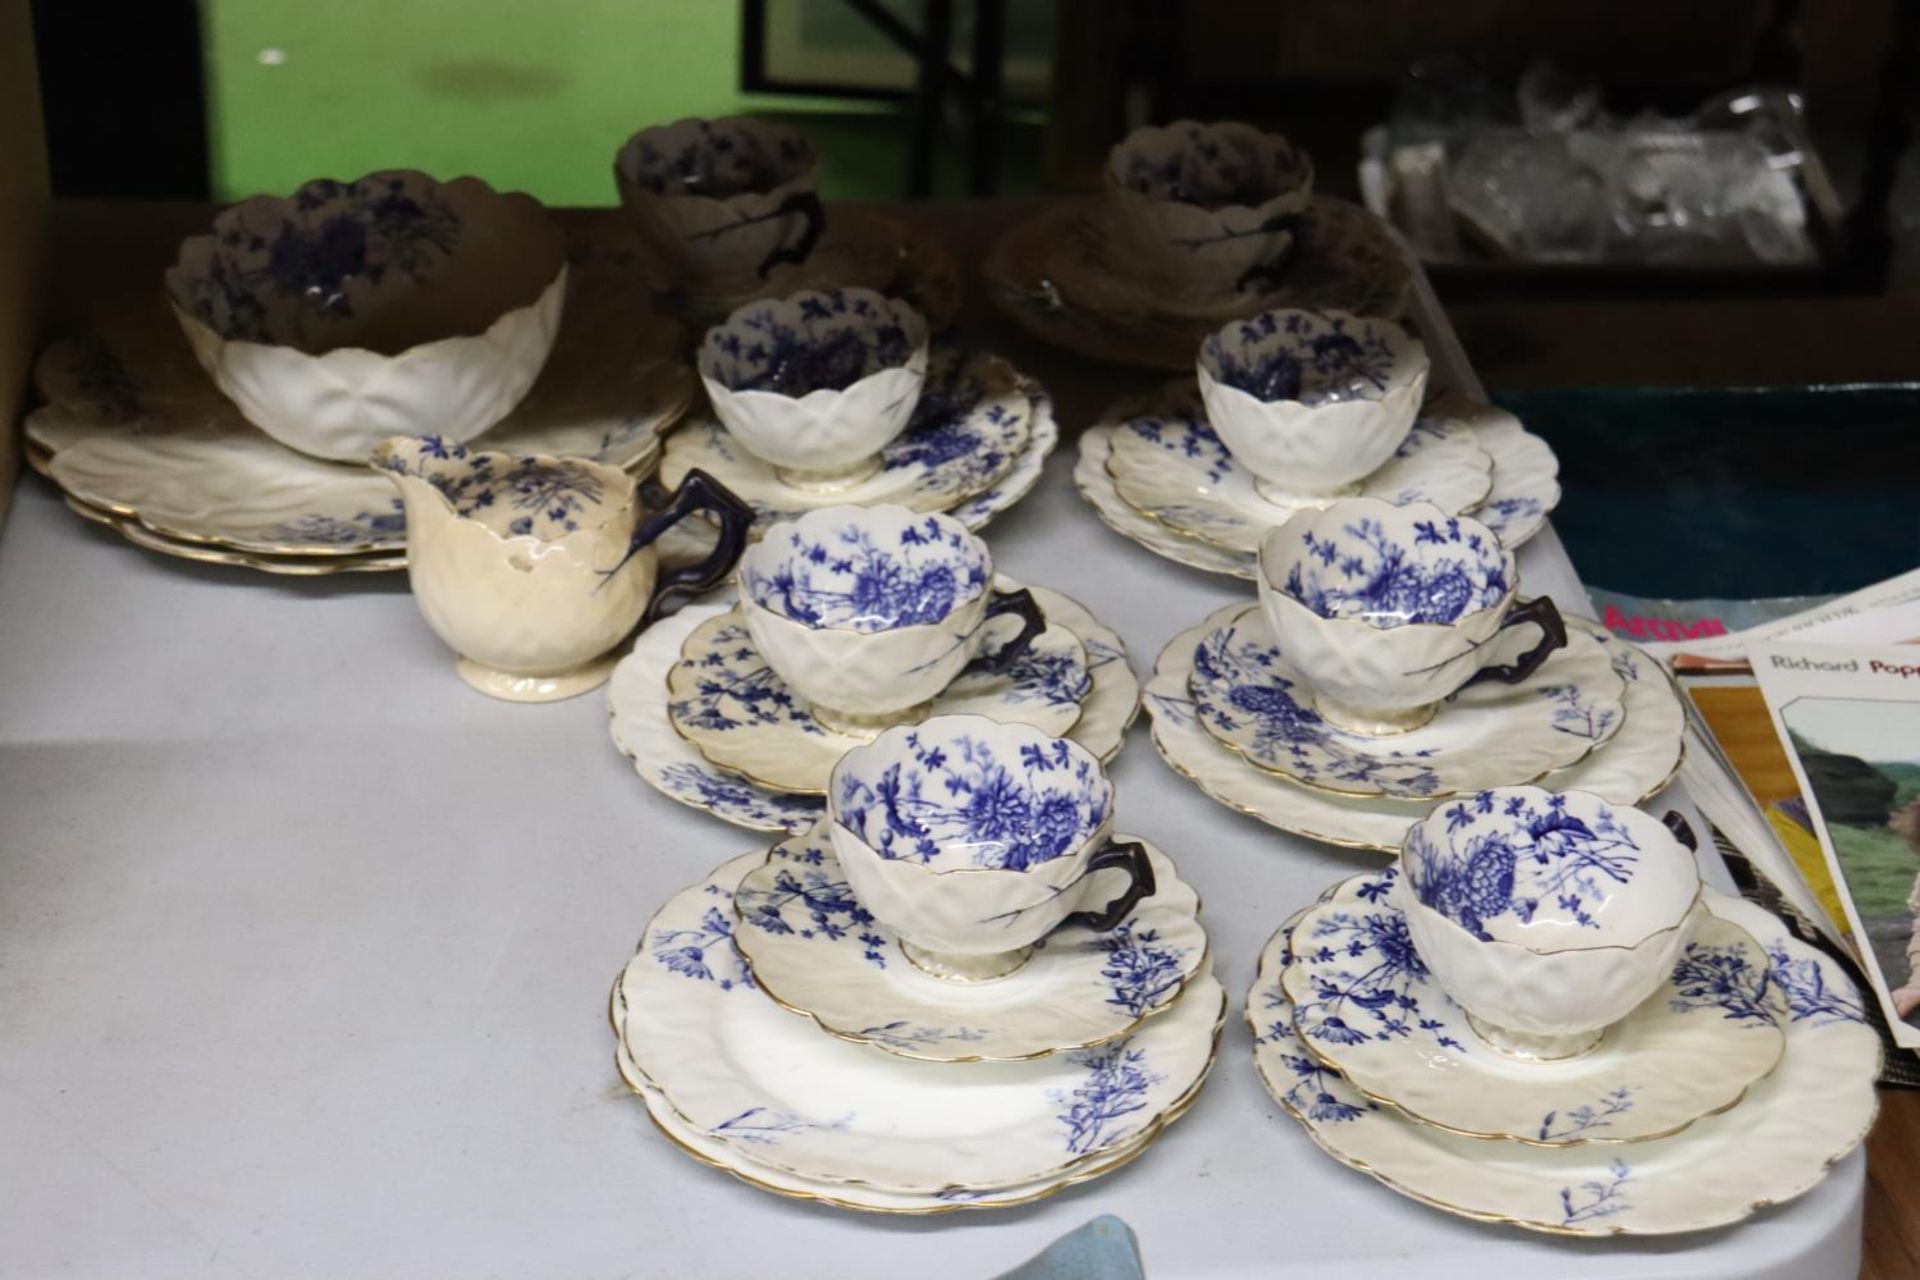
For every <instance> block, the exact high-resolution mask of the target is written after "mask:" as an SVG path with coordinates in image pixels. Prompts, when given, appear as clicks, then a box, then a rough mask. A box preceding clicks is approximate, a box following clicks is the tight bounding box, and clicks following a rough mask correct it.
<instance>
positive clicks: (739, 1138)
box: [707, 1107, 855, 1147]
mask: <svg viewBox="0 0 1920 1280" xmlns="http://www.w3.org/2000/svg"><path fill="white" fill-rule="evenodd" d="M854 1116H855V1113H854V1112H851V1111H849V1112H848V1113H847V1114H846V1115H844V1116H840V1117H838V1118H837V1119H834V1120H831V1121H827V1122H824V1123H822V1122H821V1121H817V1120H809V1119H807V1118H806V1117H805V1116H799V1115H795V1114H794V1113H793V1112H791V1111H781V1110H778V1109H777V1108H774V1107H748V1108H747V1109H746V1110H745V1111H742V1112H741V1113H740V1114H739V1115H736V1116H729V1117H728V1118H727V1119H725V1120H722V1121H721V1122H720V1123H719V1124H717V1125H715V1126H713V1128H711V1129H709V1130H707V1132H708V1133H710V1134H712V1135H713V1136H714V1137H716V1138H725V1139H728V1140H729V1141H732V1142H745V1143H750V1144H751V1145H753V1146H756V1147H777V1146H779V1145H780V1139H781V1138H783V1137H785V1136H786V1135H787V1134H790V1133H807V1132H812V1133H838V1132H841V1131H843V1130H845V1129H846V1128H848V1127H849V1126H850V1125H852V1124H853V1121H854Z"/></svg>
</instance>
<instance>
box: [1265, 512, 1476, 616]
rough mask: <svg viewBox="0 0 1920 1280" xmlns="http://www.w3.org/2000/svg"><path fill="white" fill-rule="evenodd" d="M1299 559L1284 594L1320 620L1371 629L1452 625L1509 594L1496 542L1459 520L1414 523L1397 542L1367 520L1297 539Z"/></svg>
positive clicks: (1309, 532)
mask: <svg viewBox="0 0 1920 1280" xmlns="http://www.w3.org/2000/svg"><path fill="white" fill-rule="evenodd" d="M1300 542H1301V546H1302V547H1304V548H1305V554H1304V555H1302V556H1299V557H1298V558H1296V559H1295V560H1294V561H1293V563H1292V564H1291V566H1290V567H1289V568H1288V570H1287V576H1286V581H1285V587H1286V591H1287V594H1288V595H1291V596H1292V597H1293V598H1294V599H1296V600H1298V601H1299V602H1300V603H1301V604H1303V605H1305V606H1306V607H1307V608H1309V609H1311V610H1313V611H1314V612H1315V613H1317V614H1319V615H1320V616H1321V617H1323V618H1365V619H1366V620H1367V621H1368V622H1369V623H1371V624H1372V625H1374V626H1377V627H1400V626H1406V625H1407V624H1409V623H1451V622H1456V621H1458V620H1459V619H1460V618H1462V617H1464V616H1466V615H1467V614H1469V613H1475V612H1477V611H1479V610H1481V609H1487V608H1491V607H1493V606H1494V605H1496V604H1498V603H1500V601H1501V600H1502V599H1503V598H1505V596H1506V595H1507V593H1508V592H1509V591H1511V590H1512V589H1513V585H1514V584H1513V582H1512V580H1511V578H1510V577H1509V565H1508V557H1507V556H1506V554H1505V553H1504V552H1503V551H1502V549H1501V547H1500V544H1499V542H1498V541H1495V540H1489V539H1488V538H1485V537H1483V536H1481V534H1480V533H1479V532H1477V531H1476V530H1474V529H1470V528H1465V527H1463V526H1462V524H1461V521H1460V520H1459V519H1458V518H1457V517H1450V518H1447V519H1441V520H1420V521H1415V522H1414V525H1413V539H1412V542H1411V543H1410V544H1409V543H1403V542H1401V541H1399V540H1398V539H1397V538H1396V537H1395V536H1394V535H1393V534H1392V533H1390V532H1389V531H1388V530H1387V527H1386V525H1385V524H1384V523H1383V522H1382V521H1380V520H1378V519H1375V518H1372V517H1362V518H1360V519H1358V520H1356V521H1354V522H1353V523H1352V524H1349V525H1345V526H1343V527H1342V529H1341V530H1340V532H1338V533H1335V534H1329V535H1325V536H1322V535H1319V534H1316V533H1315V532H1314V531H1313V530H1312V529H1307V530H1305V531H1303V532H1302V533H1301V535H1300Z"/></svg>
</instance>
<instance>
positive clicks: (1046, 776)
mask: <svg viewBox="0 0 1920 1280" xmlns="http://www.w3.org/2000/svg"><path fill="white" fill-rule="evenodd" d="M827 815H828V818H829V820H830V823H831V836H832V840H833V848H834V852H835V853H837V854H838V855H839V857H840V864H841V866H842V867H844V868H845V869H846V874H847V884H848V886H849V887H851V888H852V890H853V892H854V896H855V897H857V898H859V899H860V903H861V905H862V906H864V907H865V908H866V909H867V910H868V911H870V912H872V913H873V917H874V919H875V920H878V921H879V922H880V923H881V924H883V925H885V926H886V927H887V928H888V929H891V930H892V931H893V932H894V934H895V935H896V936H897V937H898V938H899V939H900V943H901V947H902V949H903V950H905V952H906V954H907V958H908V959H909V960H911V961H913V963H914V964H916V965H918V966H919V967H920V968H922V969H924V970H926V971H927V972H928V973H931V974H934V975H935V976H937V977H944V978H953V979H956V980H960V981H981V980H984V979H988V978H997V977H1002V976H1004V975H1006V974H1008V973H1011V972H1013V971H1014V970H1015V969H1018V968H1019V967H1020V966H1021V965H1022V964H1024V963H1025V962H1026V959H1027V957H1028V955H1030V954H1031V952H1032V950H1033V946H1034V944H1035V943H1037V942H1039V941H1040V939H1042V938H1044V937H1045V936H1046V935H1047V934H1049V933H1052V932H1053V931H1054V930H1055V929H1058V928H1059V927H1060V926H1061V925H1063V924H1067V923H1078V924H1084V925H1086V926H1088V927H1089V928H1092V929H1095V930H1100V931H1104V930H1107V929H1111V928H1113V927H1114V926H1115V925H1118V924H1119V923H1120V922H1121V921H1122V920H1124V919H1126V918H1127V916H1128V915H1130V914H1131V913H1132V911H1133V908H1134V906H1135V904H1137V903H1138V902H1139V901H1140V899H1142V898H1144V897H1147V896H1149V895H1151V894H1152V893H1153V891H1154V881H1153V867H1152V865H1151V863H1150V862H1149V861H1148V859H1147V852H1146V849H1145V847H1144V846H1142V845H1140V844H1138V843H1134V842H1116V841H1114V840H1112V839H1111V837H1110V835H1109V833H1110V831H1111V830H1112V827H1113V784H1112V783H1111V782H1109V781H1108V780H1107V775H1106V771H1105V770H1104V769H1103V768H1102V767H1101V765H1100V760H1099V758H1098V757H1097V756H1095V755H1094V754H1093V753H1092V752H1090V751H1088V750H1087V749H1086V748H1085V747H1083V746H1081V745H1080V744H1079V743H1077V742H1074V741H1072V740H1071V739H1068V738H1055V737H1051V736H1049V735H1048V734H1045V733H1042V732H1041V731H1040V730H1038V729H1034V728H1031V727H1029V726H1026V725H1013V724H1002V723H1001V722H999V721H997V720H989V719H988V718H986V717H985V716H936V717H934V718H933V719H931V720H928V721H926V722H925V723H923V724H920V725H916V726H912V727H901V728H895V729H889V730H888V731H887V732H885V733H883V734H881V735H880V736H879V737H878V738H876V739H874V741H873V742H872V743H870V744H868V745H866V746H862V747H856V748H854V749H853V750H851V751H849V752H847V754H846V755H844V756H842V757H841V758H840V763H839V764H837V765H836V766H834V770H833V775H832V777H831V778H830V779H829V781H828V784H827ZM1109 869H1112V870H1117V871H1119V872H1120V873H1121V874H1122V875H1123V876H1124V877H1125V879H1126V885H1125V888H1124V889H1121V890H1120V892H1118V893H1117V894H1114V895H1113V896H1111V897H1109V898H1107V899H1106V900H1105V903H1104V905H1103V906H1101V907H1099V908H1097V909H1095V910H1084V909H1083V908H1084V906H1085V904H1086V902H1087V900H1088V898H1089V896H1090V895H1094V891H1095V887H1096V881H1098V882H1099V883H1100V884H1102V885H1106V886H1109V887H1111V886H1113V885H1114V884H1115V883H1116V882H1115V881H1114V880H1112V879H1110V878H1108V877H1102V876H1098V875H1097V874H1096V873H1098V872H1101V871H1105V870H1109ZM1095 896H1096V900H1097V895H1095Z"/></svg>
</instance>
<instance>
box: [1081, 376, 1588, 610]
mask: <svg viewBox="0 0 1920 1280" xmlns="http://www.w3.org/2000/svg"><path fill="white" fill-rule="evenodd" d="M1130 403H1132V402H1130V401H1122V402H1120V404H1118V405H1115V406H1113V407H1111V408H1109V409H1108V410H1107V411H1106V412H1105V413H1103V414H1102V415H1101V418H1100V421H1099V422H1098V423H1097V424H1095V425H1094V426H1091V427H1089V428H1087V429H1086V430H1085V431H1083V432H1081V434H1080V453H1079V458H1078V460H1077V461H1076V462H1075V464H1074V468H1073V483H1074V486H1075V487H1076V488H1078V489H1079V490H1080V496H1081V497H1083V498H1085V499H1086V500H1087V502H1088V503H1090V504H1091V505H1092V506H1093V509H1094V510H1095V511H1096V512H1098V513H1099V516H1100V519H1101V520H1102V521H1103V522H1104V523H1105V524H1106V525H1107V526H1108V527H1109V528H1111V529H1113V530H1114V532H1116V533H1118V534H1120V535H1121V536H1122V537H1124V538H1128V539H1130V540H1131V541H1134V542H1137V543H1139V544H1140V545H1141V546H1143V547H1145V548H1146V549H1147V550H1149V551H1152V552H1154V553H1156V554H1158V555H1162V556H1165V557H1166V558H1167V559H1169V560H1172V561H1175V562H1177V563H1179V564H1184V565H1188V566H1190V567H1192V568H1195V569H1203V570H1205V571H1206V572H1208V573H1224V574H1231V575H1232V576H1233V577H1236V578H1246V579H1248V580H1252V579H1253V578H1254V577H1255V576H1256V574H1257V569H1256V566H1255V554H1254V552H1253V551H1241V550H1232V549H1229V548H1227V547H1223V546H1216V545H1213V544H1212V543H1210V542H1207V541H1203V540H1202V539H1201V538H1199V537H1195V536H1191V535H1189V534H1188V533H1186V532H1184V531H1181V530H1176V529H1174V528H1171V527H1169V526H1168V525H1166V524H1164V523H1162V522H1160V521H1159V520H1156V519H1154V518H1153V517H1151V516H1149V515H1147V514H1145V513H1144V512H1142V511H1140V510H1138V509H1137V508H1135V507H1134V506H1133V505H1132V504H1131V503H1129V502H1128V501H1127V500H1126V499H1125V498H1124V497H1122V496H1121V494H1120V490H1119V488H1118V486H1117V484H1116V483H1115V479H1114V475H1113V473H1112V471H1110V470H1109V467H1110V466H1112V464H1113V455H1114V452H1115V435H1116V434H1117V432H1118V431H1119V429H1120V427H1121V426H1122V425H1123V424H1125V423H1126V422H1127V420H1128V417H1129V415H1130V412H1131V410H1130V408H1129V405H1130ZM1434 408H1435V410H1436V411H1438V412H1441V413H1444V414H1445V416H1446V418H1447V420H1448V422H1450V423H1452V424H1455V425H1461V426H1466V427H1469V428H1471V429H1472V431H1473V434H1474V436H1475V438H1476V440H1477V441H1478V443H1479V447H1480V448H1481V449H1482V450H1483V451H1484V452H1485V453H1486V454H1487V455H1488V457H1490V458H1492V460H1493V472H1492V479H1493V487H1492V488H1491V489H1490V490H1489V491H1488V493H1487V496H1486V498H1485V500H1484V501H1482V502H1481V503H1480V505H1479V506H1478V507H1476V508H1474V509H1473V510H1472V511H1471V512H1470V513H1469V514H1471V515H1472V516H1473V518H1474V519H1475V520H1478V521H1480V523H1482V524H1484V525H1486V526H1487V527H1488V528H1490V529H1492V530H1493V531H1494V533H1496V534H1497V535H1499V538H1500V540H1501V542H1502V543H1503V544H1505V545H1506V546H1508V547H1510V548H1511V547H1518V546H1519V545H1520V544H1521V543H1523V542H1525V541H1526V540H1527V539H1529V538H1531V537H1533V535H1534V534H1536V533H1538V532H1540V530H1541V529H1542V528H1544V527H1545V525H1546V522H1547V515H1548V514H1549V513H1550V512H1551V511H1552V510H1553V508H1554V506H1555V505H1556V504H1557V503H1558V502H1559V501H1560V482H1559V461H1558V460H1557V459H1556V458H1555V457H1554V454H1553V450H1552V449H1550V448H1548V447H1547V444H1546V442H1545V441H1544V440H1542V439H1540V438H1539V437H1538V436H1535V435H1531V434H1529V433H1528V432H1527V431H1526V430H1525V429H1524V428H1522V427H1521V426H1520V423H1519V422H1518V420H1516V419H1515V418H1514V417H1513V415H1512V414H1509V413H1507V412H1505V411H1504V410H1501V409H1496V408H1494V407H1492V406H1491V405H1483V404H1477V403H1475V402H1473V401H1470V400H1465V399H1461V398H1459V397H1455V396H1448V397H1445V398H1444V399H1442V400H1440V401H1436V402H1435V406H1434ZM1263 501H1264V500H1263ZM1282 518H1284V517H1282ZM1256 542H1257V539H1256Z"/></svg>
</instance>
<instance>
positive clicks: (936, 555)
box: [741, 516, 991, 634]
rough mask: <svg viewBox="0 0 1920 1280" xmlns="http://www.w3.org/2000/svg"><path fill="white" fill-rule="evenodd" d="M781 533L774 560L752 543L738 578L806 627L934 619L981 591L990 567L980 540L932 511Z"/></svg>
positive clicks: (868, 627) (856, 627) (863, 628)
mask: <svg viewBox="0 0 1920 1280" xmlns="http://www.w3.org/2000/svg"><path fill="white" fill-rule="evenodd" d="M785 536H786V547H785V548H784V550H783V552H782V554H781V555H780V557H779V559H778V560H776V561H774V562H773V563H771V564H769V563H768V560H769V555H768V552H770V551H771V550H772V549H771V548H766V547H763V548H757V549H756V551H755V554H754V555H753V556H751V557H750V558H749V559H748V561H747V563H746V564H744V565H743V566H742V570H741V578H742V581H743V582H744V583H745V586H746V590H747V594H748V595H749V596H751V597H752V598H753V600H754V602H755V603H757V604H759V605H761V606H763V607H765V608H767V609H770V610H772V611H773V612H775V613H778V614H781V615H783V616H784V617H788V618H791V619H792V620H793V621H795V622H799V623H803V624H805V625H806V626H809V627H820V628H825V627H837V628H844V629H847V630H852V631H857V632H860V633H862V634H872V633H875V632H879V631H891V630H893V629H895V628H897V627H911V626H921V625H925V624H928V623H934V622H939V621H941V620H942V619H944V618H945V617H947V615H949V614H950V613H952V612H953V611H954V610H955V609H956V608H958V607H960V606H961V605H962V604H965V603H967V602H968V601H971V600H973V599H975V598H976V597H978V596H979V595H980V594H981V593H982V592H984V591H985V590H986V589H987V578H988V575H989V573H990V572H991V569H990V562H989V560H988V557H987V548H986V544H984V543H982V542H981V541H980V540H979V539H978V538H975V537H974V536H973V535H972V534H970V533H968V532H967V531H966V529H965V528H963V527H962V526H960V525H959V524H957V523H955V522H951V521H948V520H945V519H942V518H939V517H935V516H927V517H926V518H925V519H923V520H921V521H920V522H919V523H917V524H912V525H909V526H907V527H906V528H904V529H900V530H898V531H897V532H888V533H883V534H878V535H877V534H876V533H875V531H874V526H872V525H870V524H865V523H862V522H858V521H848V522H847V523H845V524H843V525H841V526H840V527H838V528H835V529H829V530H821V529H820V528H819V527H818V525H817V524H815V523H813V522H806V523H802V524H800V525H797V526H795V527H794V528H793V529H791V530H789V531H788V532H787V533H786V535H785Z"/></svg>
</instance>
